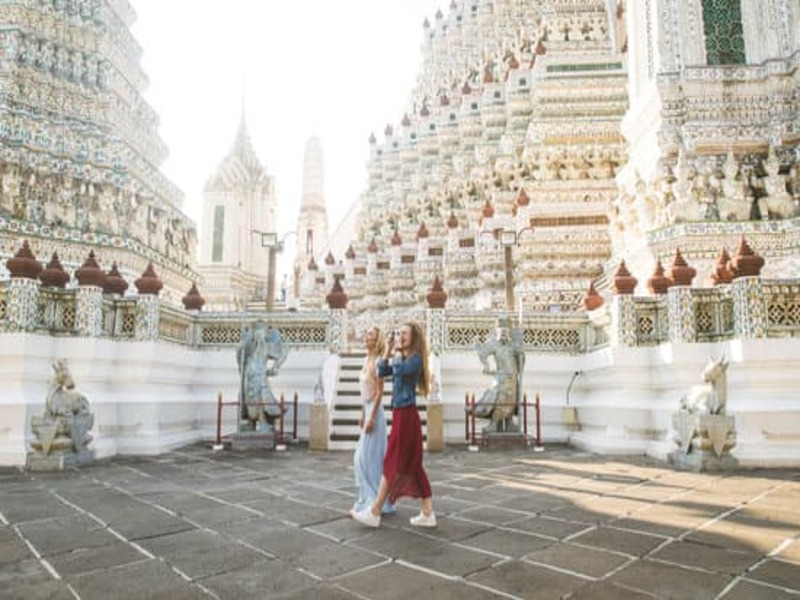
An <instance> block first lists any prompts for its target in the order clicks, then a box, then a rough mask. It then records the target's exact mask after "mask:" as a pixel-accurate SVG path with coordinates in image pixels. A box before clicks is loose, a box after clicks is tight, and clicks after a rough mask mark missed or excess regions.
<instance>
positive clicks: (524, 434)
mask: <svg viewBox="0 0 800 600" xmlns="http://www.w3.org/2000/svg"><path fill="white" fill-rule="evenodd" d="M522 437H523V438H524V439H525V446H526V447H527V445H528V394H522Z"/></svg>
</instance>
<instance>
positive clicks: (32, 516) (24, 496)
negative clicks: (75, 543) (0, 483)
mask: <svg viewBox="0 0 800 600" xmlns="http://www.w3.org/2000/svg"><path fill="white" fill-rule="evenodd" d="M0 513H2V514H3V516H4V517H5V518H6V520H7V521H8V522H9V523H10V524H11V525H14V524H17V523H24V522H26V521H36V520H39V519H52V518H54V517H69V516H72V515H75V514H77V512H76V511H75V509H74V508H72V507H71V506H69V505H67V504H64V503H63V502H61V500H59V499H58V498H56V497H55V496H53V494H51V493H49V492H44V491H35V492H20V493H16V494H2V495H0Z"/></svg>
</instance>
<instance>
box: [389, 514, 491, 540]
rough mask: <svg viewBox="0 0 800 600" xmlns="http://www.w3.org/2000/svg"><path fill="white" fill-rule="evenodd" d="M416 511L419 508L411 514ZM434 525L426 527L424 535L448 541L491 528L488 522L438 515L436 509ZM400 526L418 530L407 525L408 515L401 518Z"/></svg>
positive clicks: (464, 537)
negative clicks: (433, 526) (429, 527)
mask: <svg viewBox="0 0 800 600" xmlns="http://www.w3.org/2000/svg"><path fill="white" fill-rule="evenodd" d="M418 512H419V510H416V511H414V513H413V515H416V514H417V513H418ZM413 515H411V516H413ZM436 525H437V526H436V527H435V528H432V529H426V530H425V535H428V536H431V537H435V538H440V539H444V540H450V541H459V540H464V539H466V538H469V537H472V536H474V535H477V534H479V533H481V532H483V531H488V530H490V529H491V528H492V526H491V525H489V524H486V523H476V522H474V521H468V520H465V519H461V518H459V517H458V516H455V517H440V516H439V513H438V509H437V513H436ZM402 526H403V527H406V528H408V529H410V530H412V531H419V530H418V529H417V528H415V527H412V526H411V525H409V523H408V517H406V518H402Z"/></svg>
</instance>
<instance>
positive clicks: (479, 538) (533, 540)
mask: <svg viewBox="0 0 800 600" xmlns="http://www.w3.org/2000/svg"><path fill="white" fill-rule="evenodd" d="M554 543H556V542H555V540H552V539H548V538H544V537H540V536H537V535H534V534H529V533H518V532H515V531H508V530H505V529H492V530H490V531H486V532H484V533H479V534H477V535H475V536H473V537H470V538H468V539H465V540H461V544H462V545H464V546H468V547H470V548H476V549H479V550H485V551H486V552H494V553H495V554H499V555H501V556H504V557H506V558H521V557H522V556H524V555H526V554H530V553H531V552H534V551H536V550H541V549H543V548H547V547H549V546H552V545H553V544H554Z"/></svg>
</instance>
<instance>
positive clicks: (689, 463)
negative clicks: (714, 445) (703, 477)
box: [667, 450, 739, 472]
mask: <svg viewBox="0 0 800 600" xmlns="http://www.w3.org/2000/svg"><path fill="white" fill-rule="evenodd" d="M667 460H668V461H669V464H671V465H672V466H674V467H675V468H676V469H680V470H682V471H697V472H704V471H733V470H735V469H736V468H737V466H738V464H739V463H738V461H737V460H736V459H735V458H734V457H733V456H732V455H730V454H723V455H722V456H717V455H716V454H714V452H708V451H705V450H696V451H692V452H689V453H686V452H684V451H683V450H675V451H674V452H671V453H670V454H669V456H668V457H667Z"/></svg>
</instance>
